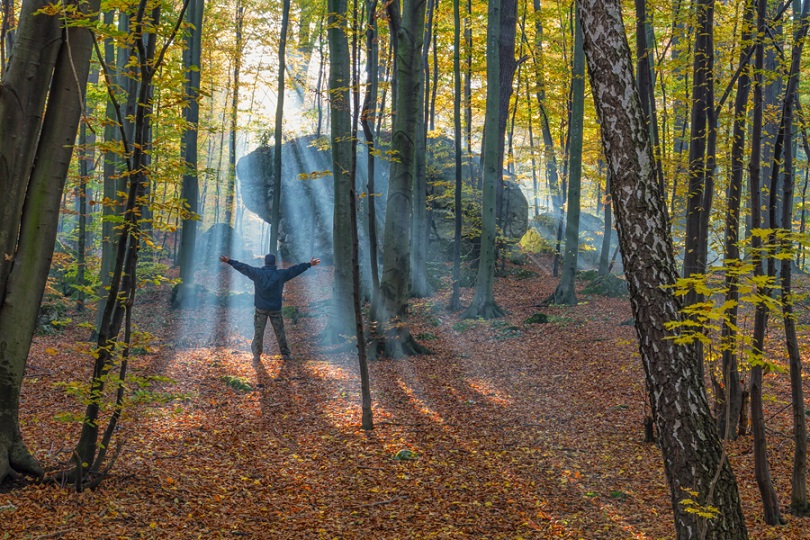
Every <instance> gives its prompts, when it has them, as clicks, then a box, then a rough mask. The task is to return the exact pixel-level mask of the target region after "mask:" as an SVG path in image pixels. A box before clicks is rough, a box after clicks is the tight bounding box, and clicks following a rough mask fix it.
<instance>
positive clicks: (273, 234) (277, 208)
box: [268, 0, 290, 253]
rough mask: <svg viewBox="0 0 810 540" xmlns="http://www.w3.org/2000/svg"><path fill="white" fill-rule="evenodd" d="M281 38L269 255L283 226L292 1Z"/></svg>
mask: <svg viewBox="0 0 810 540" xmlns="http://www.w3.org/2000/svg"><path fill="white" fill-rule="evenodd" d="M283 6H284V7H283V12H282V15H281V36H280V37H279V42H278V92H277V97H276V126H275V137H274V142H275V146H274V148H275V149H274V151H273V208H272V211H271V214H270V221H271V223H270V247H269V248H268V253H276V250H278V231H279V227H280V226H281V184H282V182H281V142H282V141H281V138H282V135H283V133H282V127H283V124H284V73H285V70H286V69H287V58H286V50H287V27H288V26H289V23H290V0H284V1H283Z"/></svg>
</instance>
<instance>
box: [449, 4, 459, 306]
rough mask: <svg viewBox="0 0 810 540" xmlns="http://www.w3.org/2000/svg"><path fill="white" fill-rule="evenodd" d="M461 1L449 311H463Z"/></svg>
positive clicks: (455, 82)
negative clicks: (451, 283)
mask: <svg viewBox="0 0 810 540" xmlns="http://www.w3.org/2000/svg"><path fill="white" fill-rule="evenodd" d="M459 2H460V0H453V144H454V146H453V147H454V150H455V162H456V166H455V177H456V183H455V193H454V196H453V202H454V206H453V210H454V212H455V217H454V234H453V293H452V296H451V297H450V305H449V309H450V310H451V311H458V310H460V309H461V290H460V282H461V225H462V223H461V212H462V208H461V190H462V174H461V172H462V169H461V158H462V156H461V152H462V150H461V137H462V134H461V7H460V6H459Z"/></svg>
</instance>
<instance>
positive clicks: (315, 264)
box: [309, 257, 321, 266]
mask: <svg viewBox="0 0 810 540" xmlns="http://www.w3.org/2000/svg"><path fill="white" fill-rule="evenodd" d="M309 264H310V266H318V265H319V264H321V260H320V259H316V258H315V257H312V260H311V261H309Z"/></svg>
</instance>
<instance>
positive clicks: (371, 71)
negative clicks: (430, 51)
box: [360, 0, 380, 321]
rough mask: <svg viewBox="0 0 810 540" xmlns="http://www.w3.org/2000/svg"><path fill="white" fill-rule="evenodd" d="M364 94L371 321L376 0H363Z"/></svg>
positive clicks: (375, 287) (375, 284) (375, 269)
mask: <svg viewBox="0 0 810 540" xmlns="http://www.w3.org/2000/svg"><path fill="white" fill-rule="evenodd" d="M366 13H367V17H368V21H367V23H366V74H367V78H366V81H367V82H366V85H367V86H366V94H365V98H364V99H363V109H362V115H361V116H360V124H361V125H362V126H363V135H364V136H365V139H366V145H367V147H368V149H367V153H366V156H367V157H366V159H367V165H366V168H367V169H368V175H367V183H366V201H367V202H366V204H367V205H368V244H369V246H368V249H369V251H368V253H369V266H370V271H371V306H372V309H371V320H372V321H376V320H377V315H378V314H377V308H378V302H379V297H380V269H379V261H378V258H377V254H378V250H379V246H378V241H377V202H376V200H377V195H376V192H375V190H376V186H375V180H376V178H375V175H376V160H375V158H374V153H375V145H374V131H372V126H373V125H374V120H375V118H376V115H377V90H378V86H379V85H378V82H379V81H378V76H379V46H378V44H377V39H378V35H377V0H366Z"/></svg>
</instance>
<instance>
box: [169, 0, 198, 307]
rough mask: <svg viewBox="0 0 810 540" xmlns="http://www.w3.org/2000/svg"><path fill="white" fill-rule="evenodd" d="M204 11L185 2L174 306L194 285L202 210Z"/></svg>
mask: <svg viewBox="0 0 810 540" xmlns="http://www.w3.org/2000/svg"><path fill="white" fill-rule="evenodd" d="M204 12H205V0H191V4H190V5H189V14H188V17H189V22H190V23H191V25H192V26H193V28H192V29H191V30H190V32H189V34H188V36H186V48H185V49H184V50H183V68H184V72H185V73H187V74H188V75H187V76H188V80H187V81H186V97H187V99H188V105H187V106H186V107H184V108H183V119H184V120H185V121H186V123H187V128H186V130H185V131H184V132H183V141H182V145H181V147H182V152H183V160H184V161H185V162H186V167H187V170H186V173H185V174H183V186H182V191H181V194H180V197H181V198H182V199H183V200H185V202H186V204H187V205H188V207H187V209H186V210H187V212H188V214H187V215H186V216H184V218H183V229H182V233H181V240H180V279H181V281H182V283H181V285H180V287H179V288H178V296H177V297H176V298H175V306H182V305H183V304H184V303H186V302H187V300H188V299H189V298H190V296H189V295H190V294H191V290H192V286H193V285H194V248H195V246H196V244H197V221H198V219H197V218H198V217H199V214H202V213H203V209H202V208H201V207H200V206H199V203H198V198H199V192H200V184H199V179H198V177H197V171H198V167H197V143H198V137H197V135H198V132H199V130H198V126H199V121H200V102H199V97H200V72H201V71H202V64H201V52H202V22H203V13H204Z"/></svg>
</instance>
